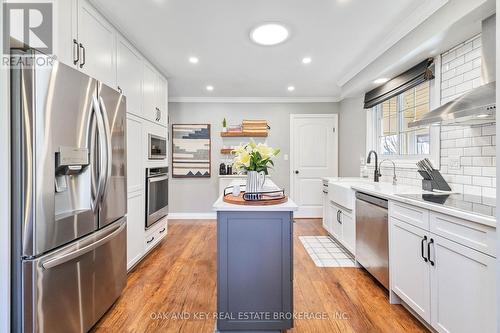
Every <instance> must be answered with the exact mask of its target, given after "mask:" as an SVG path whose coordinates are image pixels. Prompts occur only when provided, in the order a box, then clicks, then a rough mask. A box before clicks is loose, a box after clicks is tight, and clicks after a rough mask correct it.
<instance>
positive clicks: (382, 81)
mask: <svg viewBox="0 0 500 333" xmlns="http://www.w3.org/2000/svg"><path fill="white" fill-rule="evenodd" d="M387 81H389V79H388V78H386V77H381V78H380V79H376V80H375V81H373V83H375V84H382V83H386V82H387Z"/></svg>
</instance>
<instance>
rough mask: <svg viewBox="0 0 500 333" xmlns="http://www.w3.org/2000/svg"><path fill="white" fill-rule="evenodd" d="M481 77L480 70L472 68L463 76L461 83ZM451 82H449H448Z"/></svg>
mask: <svg viewBox="0 0 500 333" xmlns="http://www.w3.org/2000/svg"><path fill="white" fill-rule="evenodd" d="M480 77H481V68H480V67H478V68H473V69H471V70H470V71H468V72H466V73H464V74H463V81H470V80H474V79H477V78H480ZM450 81H451V80H450Z"/></svg>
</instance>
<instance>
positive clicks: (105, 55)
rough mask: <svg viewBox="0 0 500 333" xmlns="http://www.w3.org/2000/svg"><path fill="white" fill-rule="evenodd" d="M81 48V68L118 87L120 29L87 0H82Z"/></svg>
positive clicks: (79, 14) (79, 34)
mask: <svg viewBox="0 0 500 333" xmlns="http://www.w3.org/2000/svg"><path fill="white" fill-rule="evenodd" d="M77 40H78V48H79V58H80V59H79V62H78V66H79V67H80V69H81V70H82V71H83V72H84V73H86V74H88V75H89V76H92V77H94V78H96V79H98V80H101V81H103V82H104V83H105V84H107V85H109V86H110V87H113V88H116V66H115V58H116V56H115V50H116V46H115V40H116V32H115V29H114V28H113V26H112V25H111V24H109V23H108V21H106V19H104V18H103V17H102V16H101V15H100V14H99V13H98V12H97V11H96V10H95V9H94V7H92V6H91V5H90V4H89V3H88V2H87V1H85V0H78V38H77Z"/></svg>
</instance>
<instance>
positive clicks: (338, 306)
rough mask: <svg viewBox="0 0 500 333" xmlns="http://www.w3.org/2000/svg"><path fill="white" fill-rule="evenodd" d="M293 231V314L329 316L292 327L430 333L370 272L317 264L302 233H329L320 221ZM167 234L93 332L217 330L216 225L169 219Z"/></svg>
mask: <svg viewBox="0 0 500 333" xmlns="http://www.w3.org/2000/svg"><path fill="white" fill-rule="evenodd" d="M294 228H295V230H294V251H295V253H294V255H295V257H294V265H295V267H294V311H295V312H296V313H308V314H311V313H318V314H319V316H323V315H325V316H327V318H326V319H323V318H317V319H308V320H303V319H302V320H295V322H294V324H295V327H294V328H293V329H292V330H289V331H287V332H289V333H302V332H304V333H306V332H307V333H309V332H311V333H321V332H328V333H329V332H363V333H364V332H391V333H393V332H427V329H426V328H425V327H424V326H423V325H422V324H421V323H420V322H419V321H418V320H416V319H415V318H414V317H413V316H412V315H411V314H410V313H408V311H406V309H404V308H403V307H402V306H400V305H390V304H389V302H388V299H387V296H386V293H385V291H383V290H382V289H381V288H380V287H379V286H378V285H377V284H376V282H375V281H374V280H373V279H372V278H371V276H370V275H369V274H368V273H367V272H366V271H365V270H363V269H358V268H321V267H316V265H315V264H314V262H313V261H312V260H311V259H310V258H309V256H308V254H307V253H306V251H305V249H304V248H303V246H302V243H301V242H300V240H299V239H298V236H303V235H324V234H325V231H324V230H323V229H322V227H321V220H304V219H302V220H297V222H296V223H295V224H294ZM168 233H169V234H168V235H167V237H166V239H165V240H164V241H163V243H162V244H161V245H160V246H158V247H157V248H156V249H154V250H153V251H152V252H151V253H150V254H149V256H148V257H147V258H145V259H144V260H143V261H142V262H141V263H140V264H139V265H138V266H137V267H136V268H135V269H134V270H133V271H132V272H131V273H130V274H129V277H128V281H127V286H126V288H125V291H124V292H123V295H122V296H121V297H120V299H119V300H118V301H117V302H116V303H115V305H114V306H113V307H112V308H111V309H110V310H109V311H108V313H107V314H106V315H105V316H104V317H103V318H102V319H101V320H100V321H99V322H98V323H97V324H96V326H95V327H94V328H93V332H186V333H191V332H196V333H198V332H199V333H204V332H207V333H208V332H213V331H214V326H215V319H214V318H213V317H212V313H214V312H215V311H216V240H217V238H216V223H215V221H202V220H199V221H195V220H193V221H169V227H168ZM195 313H198V314H199V316H202V315H204V314H206V317H201V318H200V317H199V318H194V314H195ZM183 314H184V317H185V318H184V319H183V318H181V317H182V315H183ZM174 315H177V316H174ZM160 316H163V317H162V318H159V317H160ZM188 316H189V318H187V317H188Z"/></svg>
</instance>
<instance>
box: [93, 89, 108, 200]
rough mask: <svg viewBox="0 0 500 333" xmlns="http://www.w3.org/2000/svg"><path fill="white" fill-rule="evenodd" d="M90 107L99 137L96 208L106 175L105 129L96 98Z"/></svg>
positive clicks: (94, 97)
mask: <svg viewBox="0 0 500 333" xmlns="http://www.w3.org/2000/svg"><path fill="white" fill-rule="evenodd" d="M92 105H93V109H94V114H95V116H96V120H97V130H98V132H97V133H98V135H99V180H98V182H97V191H96V196H95V199H94V207H95V208H97V205H98V202H99V201H100V200H101V197H102V196H103V192H104V181H105V178H104V175H105V173H106V170H105V169H104V163H103V161H104V160H105V158H106V155H105V152H104V151H105V145H106V142H105V131H106V129H105V127H104V120H103V116H102V111H101V109H100V107H99V102H98V101H97V97H96V96H95V95H94V96H92Z"/></svg>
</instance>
